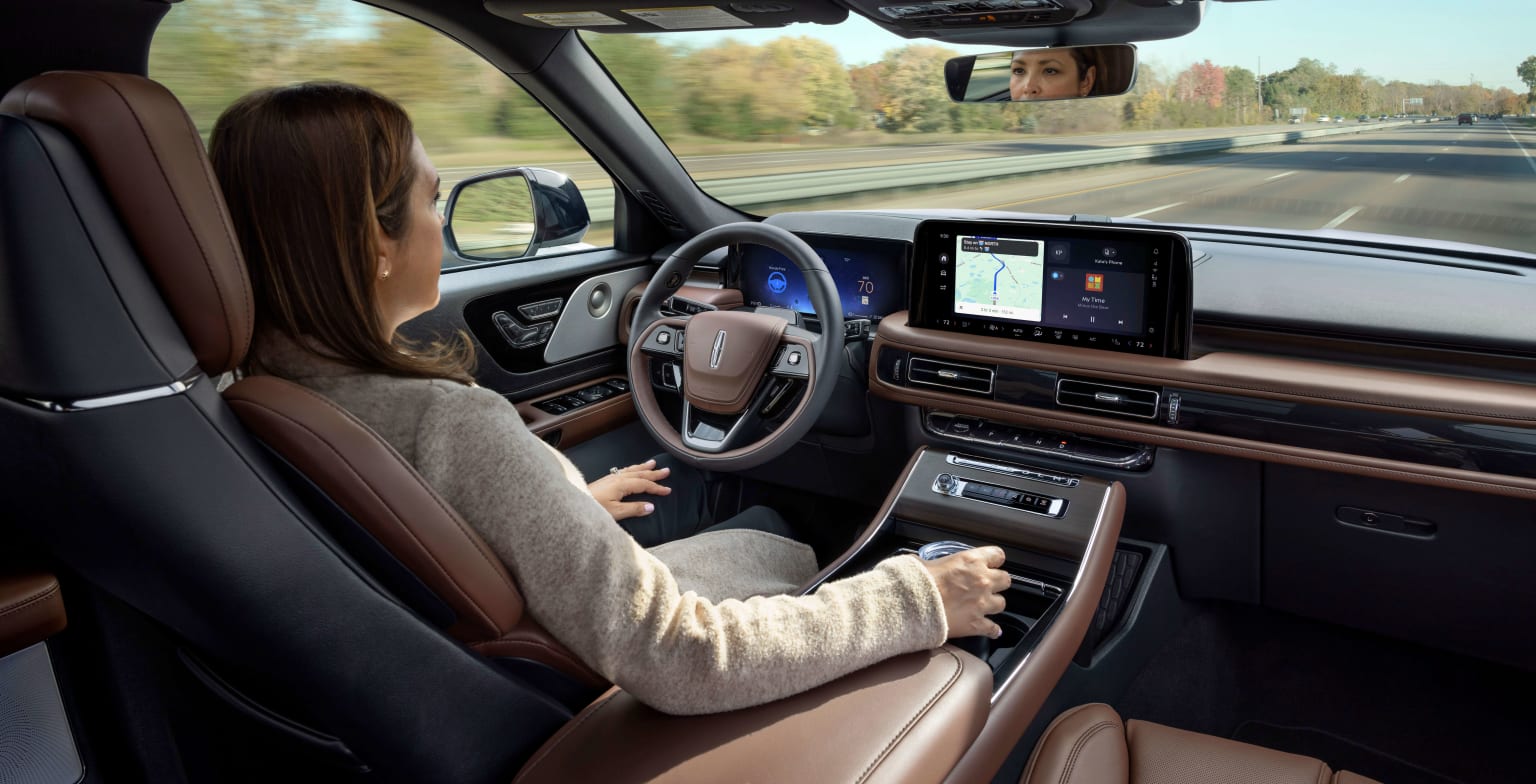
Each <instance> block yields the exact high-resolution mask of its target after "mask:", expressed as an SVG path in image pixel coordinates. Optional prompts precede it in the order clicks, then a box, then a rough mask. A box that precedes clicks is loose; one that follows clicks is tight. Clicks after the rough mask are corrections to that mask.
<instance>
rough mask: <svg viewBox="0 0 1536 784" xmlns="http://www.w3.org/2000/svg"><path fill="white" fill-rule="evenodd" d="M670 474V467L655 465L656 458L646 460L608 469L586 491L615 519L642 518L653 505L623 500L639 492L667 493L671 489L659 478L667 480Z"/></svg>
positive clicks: (654, 509) (653, 508)
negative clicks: (604, 474) (605, 474)
mask: <svg viewBox="0 0 1536 784" xmlns="http://www.w3.org/2000/svg"><path fill="white" fill-rule="evenodd" d="M671 473H672V469H670V468H657V467H656V461H655V460H647V461H645V462H644V463H640V464H638V465H632V466H625V467H624V468H610V469H608V475H607V476H605V477H603V478H601V479H599V480H597V481H596V482H592V483H590V484H588V485H587V491H588V492H590V493H591V494H592V497H593V498H596V499H597V502H598V503H600V504H602V505H603V509H606V510H607V511H608V514H610V515H612V516H613V519H614V521H619V520H628V519H629V518H631V517H644V516H645V515H648V514H650V513H651V512H654V511H656V507H655V506H654V505H653V504H651V503H649V502H646V501H625V500H624V499H625V498H628V497H629V496H632V495H641V494H647V495H668V494H670V493H671V492H672V488H670V487H667V486H666V485H663V484H660V481H661V480H663V479H666V478H667V476H668V475H670V474H671Z"/></svg>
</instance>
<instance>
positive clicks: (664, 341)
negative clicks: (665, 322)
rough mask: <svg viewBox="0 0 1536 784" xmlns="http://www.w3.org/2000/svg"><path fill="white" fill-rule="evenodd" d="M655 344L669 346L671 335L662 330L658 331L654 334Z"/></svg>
mask: <svg viewBox="0 0 1536 784" xmlns="http://www.w3.org/2000/svg"><path fill="white" fill-rule="evenodd" d="M656 342H657V343H660V344H661V345H663V346H665V345H668V344H670V343H671V342H672V333H671V332H668V331H666V330H664V329H663V330H658V331H657V332H656Z"/></svg>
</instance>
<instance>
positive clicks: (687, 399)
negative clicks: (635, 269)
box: [628, 222, 843, 471]
mask: <svg viewBox="0 0 1536 784" xmlns="http://www.w3.org/2000/svg"><path fill="white" fill-rule="evenodd" d="M736 243H750V244H754V245H761V246H763V247H765V248H769V249H772V250H776V251H778V252H779V253H781V254H783V255H784V256H785V257H786V258H788V259H789V260H790V261H793V262H794V263H795V266H796V267H798V268H799V269H800V274H801V275H802V276H803V277H804V278H805V284H806V288H807V289H809V291H810V297H811V305H812V307H814V308H815V310H816V315H817V316H818V317H819V318H820V319H821V333H820V334H817V333H814V332H811V331H809V330H805V329H801V328H800V327H797V326H794V325H791V324H790V323H789V322H788V321H786V320H785V319H783V318H780V317H777V316H772V315H767V314H761V313H749V312H745V311H726V310H710V311H704V312H702V313H698V314H696V315H693V316H663V315H662V313H661V305H662V303H663V302H665V301H666V300H667V298H669V297H671V296H672V295H673V294H674V293H676V291H677V290H678V288H680V287H681V286H682V285H683V282H684V281H686V280H687V279H688V274H689V273H690V272H692V271H693V267H694V265H695V264H697V263H698V261H699V259H701V258H703V257H704V256H705V255H706V254H708V253H710V252H712V251H715V250H718V249H720V248H725V247H728V246H730V245H733V244H736ZM842 347H843V309H842V300H841V299H840V298H839V297H838V294H837V284H835V283H833V282H832V275H831V273H829V272H827V265H826V264H825V263H823V262H822V260H821V257H820V256H817V255H816V251H814V250H811V246H809V245H807V244H805V241H804V240H802V239H800V238H799V237H796V236H795V235H793V234H791V233H789V232H788V231H785V230H784V229H781V228H778V227H777V226H770V225H768V224H764V223H746V222H743V223H728V224H725V225H724V226H717V227H715V228H713V229H710V230H708V231H706V232H704V233H702V234H700V235H698V236H696V237H694V238H693V239H691V240H688V241H687V242H685V243H683V245H682V247H680V248H678V249H677V251H676V252H674V253H673V254H672V255H671V256H670V257H668V258H667V260H666V262H665V263H663V264H662V265H661V269H659V270H657V272H656V274H655V276H653V277H652V278H651V282H650V285H648V286H646V287H645V293H644V294H642V295H641V296H640V304H639V305H638V306H637V307H636V308H635V315H634V322H633V324H632V325H631V329H630V331H629V354H628V356H629V385H630V390H631V391H632V393H633V394H634V399H635V408H636V410H637V411H638V412H639V414H640V421H641V422H644V423H645V428H646V429H647V430H649V431H650V433H651V435H652V436H653V437H655V439H656V440H657V441H659V442H661V445H662V446H663V447H665V448H666V450H667V451H668V452H670V453H672V454H673V455H675V456H676V457H677V458H678V459H680V460H682V461H683V462H685V463H688V464H690V465H693V466H697V467H699V468H708V469H712V470H720V471H740V470H743V469H747V468H752V467H753V466H757V465H761V464H763V463H766V462H768V461H769V460H772V459H773V458H775V457H778V456H779V455H781V454H783V453H784V452H785V451H786V450H788V449H789V448H790V447H791V446H793V445H794V444H795V442H797V441H799V440H800V437H801V436H803V435H805V434H806V432H807V431H809V430H810V429H811V425H813V424H815V423H816V419H817V417H819V416H820V415H821V412H822V410H823V409H825V408H826V407H827V401H828V400H830V399H831V397H832V389H833V387H834V386H836V384H837V370H836V367H837V366H836V358H837V356H838V355H840V354H841V353H842ZM652 363H658V368H659V369H658V370H656V371H655V372H656V373H659V374H661V378H662V382H663V385H664V386H665V387H667V388H673V387H675V388H676V390H677V392H678V393H679V394H681V395H682V397H683V411H682V425H681V427H673V425H672V423H671V422H669V421H668V420H667V417H666V415H665V414H664V413H663V412H662V409H661V406H660V404H659V403H658V401H657V398H656V391H655V389H653V388H652V386H651V380H652V377H653V376H652V373H653V370H652ZM677 367H680V368H681V372H680V373H679V372H677V371H676V370H675V368H677ZM802 391H803V394H800V393H801V392H802ZM797 394H798V395H799V402H798V403H797V404H796V405H795V406H794V408H793V409H792V410H790V411H789V413H788V415H787V416H784V414H783V409H784V407H785V406H784V401H786V400H791V399H793V398H794V397H795V395H797ZM781 416H783V417H784V419H783V421H782V422H779V423H778V425H777V427H776V428H774V429H773V430H771V431H770V432H769V433H768V434H766V435H764V436H762V437H761V438H758V439H757V440H755V441H749V440H748V439H749V438H752V437H753V436H755V434H756V433H757V432H758V431H759V430H761V429H762V428H763V427H765V426H767V425H770V424H772V423H773V422H775V421H777V420H778V419H779V418H780V417H781Z"/></svg>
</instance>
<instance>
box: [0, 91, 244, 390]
mask: <svg viewBox="0 0 1536 784" xmlns="http://www.w3.org/2000/svg"><path fill="white" fill-rule="evenodd" d="M0 112H7V113H10V114H15V115H18V116H22V117H30V118H33V119H36V120H40V121H42V122H46V123H48V124H50V125H54V126H56V127H58V128H60V129H62V130H64V131H66V132H68V133H69V134H70V135H71V136H73V137H74V139H75V141H76V142H78V143H79V144H80V145H81V146H82V147H83V148H84V151H85V153H86V154H87V155H88V156H89V157H90V160H91V162H92V163H93V164H95V167H96V170H97V171H98V172H99V173H100V176H101V179H102V181H103V183H104V184H105V185H106V190H107V194H108V196H109V197H110V198H111V200H112V202H113V205H114V206H115V207H116V208H117V212H118V215H119V216H120V217H121V218H122V220H123V222H124V223H125V224H126V226H127V229H128V234H129V236H130V237H132V238H133V242H134V245H135V246H136V247H137V249H138V251H139V254H140V255H141V256H142V257H143V260H144V264H145V265H146V266H147V267H148V268H149V272H150V275H151V276H152V277H153V278H154V280H155V285H156V286H158V287H159V289H160V296H162V297H163V298H164V299H165V301H166V304H167V305H168V306H169V307H170V309H171V313H172V315H174V316H175V318H176V323H177V324H179V325H180V326H181V331H182V332H183V333H184V334H185V335H186V338H187V342H188V343H189V344H191V347H192V351H193V353H194V354H196V355H197V361H198V363H199V364H200V365H201V366H202V368H203V370H204V372H206V373H208V374H210V375H216V374H219V373H223V372H225V371H228V370H232V369H234V368H235V366H237V365H239V364H240V362H241V361H243V360H244V358H245V352H246V350H247V349H249V348H250V343H251V320H252V308H253V301H252V298H251V287H250V280H249V278H248V277H247V276H246V271H245V260H244V259H243V258H242V257H241V255H240V246H239V243H238V242H237V241H236V239H235V233H234V229H233V227H232V226H231V224H230V221H229V212H228V210H227V209H226V208H225V206H224V196H223V194H222V193H220V192H219V187H218V183H217V182H216V181H215V180H214V177H213V169H212V168H211V167H210V166H209V164H208V156H207V154H206V152H205V151H204V150H203V142H202V139H201V138H200V137H199V136H198V135H197V128H195V127H194V126H193V125H192V120H191V119H190V118H188V117H187V113H186V111H185V110H183V109H182V107H181V104H180V103H179V102H178V101H177V100H176V98H175V97H174V96H172V95H171V93H170V91H168V90H166V89H165V88H164V87H161V86H160V85H159V84H156V83H155V82H152V81H150V80H148V79H145V78H144V77H142V76H133V75H131V74H119V73H104V72H95V71H54V72H52V73H45V74H43V75H41V76H36V77H33V78H31V79H28V80H27V81H25V82H22V83H21V84H18V85H16V86H15V87H14V88H12V89H11V91H10V92H9V93H6V95H5V97H4V98H3V99H0Z"/></svg>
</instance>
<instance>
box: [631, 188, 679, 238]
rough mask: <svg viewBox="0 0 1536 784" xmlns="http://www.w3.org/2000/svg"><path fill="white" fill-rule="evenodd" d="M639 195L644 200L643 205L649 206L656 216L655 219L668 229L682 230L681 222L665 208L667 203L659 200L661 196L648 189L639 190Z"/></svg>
mask: <svg viewBox="0 0 1536 784" xmlns="http://www.w3.org/2000/svg"><path fill="white" fill-rule="evenodd" d="M639 195H640V201H643V202H645V206H646V207H648V208H650V210H651V213H652V214H653V215H655V216H656V219H657V220H659V221H661V222H662V224H664V225H665V226H666V227H667V228H669V229H677V230H679V231H681V230H682V228H683V222H682V221H680V220H678V219H677V216H676V215H673V214H672V210H670V209H667V204H666V202H664V201H662V200H661V197H659V196H657V195H656V194H654V193H651V192H650V191H640V193H639Z"/></svg>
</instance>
